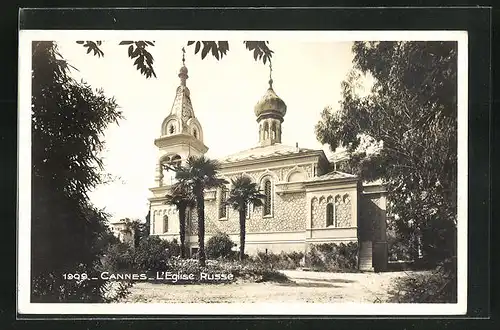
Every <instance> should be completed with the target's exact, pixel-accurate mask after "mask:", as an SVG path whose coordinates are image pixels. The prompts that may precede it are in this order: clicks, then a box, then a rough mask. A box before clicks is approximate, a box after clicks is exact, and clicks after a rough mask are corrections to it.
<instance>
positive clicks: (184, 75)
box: [170, 49, 194, 122]
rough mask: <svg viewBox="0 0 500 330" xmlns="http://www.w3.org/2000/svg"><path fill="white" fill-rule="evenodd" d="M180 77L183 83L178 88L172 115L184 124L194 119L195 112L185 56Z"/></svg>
mask: <svg viewBox="0 0 500 330" xmlns="http://www.w3.org/2000/svg"><path fill="white" fill-rule="evenodd" d="M183 52H184V49H183ZM178 77H179V78H180V80H181V83H180V85H179V87H177V91H176V93H175V98H174V103H173V104H172V109H171V110H170V115H175V116H176V117H178V118H180V119H182V121H183V122H186V121H188V120H189V119H190V118H192V117H194V112H193V105H192V104H191V97H190V94H191V93H190V91H189V88H188V87H187V86H186V80H187V79H188V78H189V76H188V69H187V67H186V65H185V59H184V54H183V55H182V67H181V68H180V69H179V74H178Z"/></svg>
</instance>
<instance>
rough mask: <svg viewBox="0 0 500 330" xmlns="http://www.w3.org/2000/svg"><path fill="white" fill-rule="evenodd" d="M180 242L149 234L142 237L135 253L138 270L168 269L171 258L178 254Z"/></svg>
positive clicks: (135, 263) (135, 264)
mask: <svg viewBox="0 0 500 330" xmlns="http://www.w3.org/2000/svg"><path fill="white" fill-rule="evenodd" d="M179 251H180V247H179V244H177V242H176V241H175V240H174V241H172V242H169V241H166V240H163V239H161V238H159V237H158V236H147V237H144V238H143V239H141V241H140V242H139V246H138V247H137V248H136V249H135V253H134V266H135V268H136V270H141V271H148V270H166V269H167V266H166V264H167V261H168V259H169V258H171V257H173V256H175V255H178V254H179Z"/></svg>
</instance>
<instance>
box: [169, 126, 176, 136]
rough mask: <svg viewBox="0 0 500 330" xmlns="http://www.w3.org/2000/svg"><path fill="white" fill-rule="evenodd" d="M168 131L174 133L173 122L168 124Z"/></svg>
mask: <svg viewBox="0 0 500 330" xmlns="http://www.w3.org/2000/svg"><path fill="white" fill-rule="evenodd" d="M168 132H169V133H170V134H174V133H175V127H174V124H170V127H169V128H168Z"/></svg>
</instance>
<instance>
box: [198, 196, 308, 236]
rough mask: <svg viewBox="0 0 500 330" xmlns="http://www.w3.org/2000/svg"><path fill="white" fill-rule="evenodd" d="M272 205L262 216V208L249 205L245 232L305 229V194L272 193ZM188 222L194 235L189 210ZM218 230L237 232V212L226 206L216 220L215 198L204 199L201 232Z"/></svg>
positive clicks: (228, 232) (238, 229)
mask: <svg viewBox="0 0 500 330" xmlns="http://www.w3.org/2000/svg"><path fill="white" fill-rule="evenodd" d="M272 207H273V212H272V213H273V214H272V216H271V217H268V216H265V217H264V216H263V210H262V207H255V208H252V210H251V212H250V217H249V218H247V219H246V231H247V233H262V232H278V231H283V232H289V231H300V230H305V228H306V220H307V214H306V212H307V211H306V210H307V207H306V198H305V193H303V192H299V193H291V194H284V195H282V196H280V195H277V194H274V199H273V205H272ZM190 222H191V224H192V225H191V226H189V227H190V228H189V233H190V234H191V235H197V233H198V227H197V226H198V224H197V217H196V212H195V211H194V212H193V213H192V218H191V221H190ZM218 231H221V232H225V233H227V234H239V232H240V225H239V215H238V212H237V211H235V210H233V209H231V208H230V209H229V210H228V217H227V218H226V219H222V220H219V219H218V203H217V201H216V199H215V200H207V201H205V233H206V235H211V234H215V233H216V232H218Z"/></svg>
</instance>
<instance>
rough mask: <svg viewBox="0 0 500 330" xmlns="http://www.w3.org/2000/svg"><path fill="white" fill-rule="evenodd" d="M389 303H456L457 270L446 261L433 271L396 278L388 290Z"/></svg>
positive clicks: (452, 264) (451, 263)
mask: <svg viewBox="0 0 500 330" xmlns="http://www.w3.org/2000/svg"><path fill="white" fill-rule="evenodd" d="M389 295H390V298H389V300H388V302H389V303H456V302H457V272H456V268H455V265H454V262H450V261H446V262H445V263H443V264H441V265H440V266H438V267H437V268H436V269H435V270H433V271H426V272H421V273H413V274H411V275H409V276H405V277H402V278H398V279H396V281H395V284H394V286H393V288H392V289H391V290H389Z"/></svg>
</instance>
